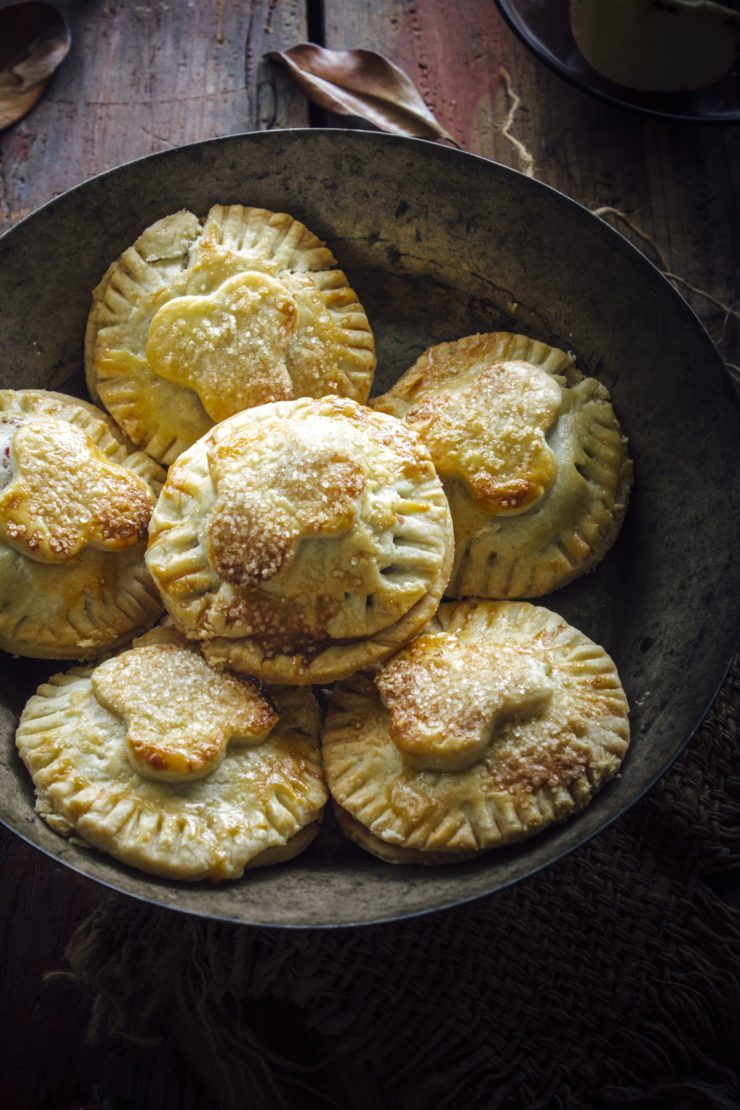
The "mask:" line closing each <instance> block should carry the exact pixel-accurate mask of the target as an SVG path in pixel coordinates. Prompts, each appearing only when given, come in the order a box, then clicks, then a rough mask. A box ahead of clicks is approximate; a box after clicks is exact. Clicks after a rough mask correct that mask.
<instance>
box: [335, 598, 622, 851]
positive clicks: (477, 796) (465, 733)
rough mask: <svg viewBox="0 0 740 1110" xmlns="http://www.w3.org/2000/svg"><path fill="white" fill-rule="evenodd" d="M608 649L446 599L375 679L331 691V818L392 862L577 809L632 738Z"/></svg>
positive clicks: (520, 611)
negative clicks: (429, 620) (428, 622)
mask: <svg viewBox="0 0 740 1110" xmlns="http://www.w3.org/2000/svg"><path fill="white" fill-rule="evenodd" d="M627 713H628V707H627V700H626V698H625V695H624V691H623V690H622V686H621V683H620V681H619V676H618V674H617V670H616V667H615V666H614V663H613V662H612V660H611V659H610V658H609V656H608V655H607V654H606V652H605V651H604V649H603V648H601V647H599V646H598V645H597V644H595V643H593V642H592V641H591V640H589V639H588V638H587V637H586V636H584V635H583V633H581V632H579V631H577V629H575V628H573V627H571V626H570V625H568V624H567V623H566V622H565V621H564V620H563V619H562V618H561V617H559V616H558V615H557V614H556V613H552V612H550V611H549V610H548V609H544V608H542V607H540V606H534V605H530V604H529V603H528V602H506V601H501V602H491V601H462V602H445V603H443V604H442V605H441V606H440V608H439V611H438V613H437V615H436V617H435V618H434V620H432V621H431V622H430V624H429V625H428V627H427V628H426V629H425V631H424V632H423V633H422V634H421V635H420V636H418V637H417V638H416V639H415V640H413V641H412V642H411V643H410V644H409V645H407V646H406V647H405V648H402V649H401V651H399V652H398V653H397V654H396V655H394V656H393V657H392V658H391V659H390V660H388V661H387V662H386V663H384V664H383V665H382V666H381V667H380V668H379V669H378V671H377V673H376V674H375V675H374V676H370V675H367V674H366V675H359V676H355V677H354V678H352V679H350V680H349V681H348V682H345V683H341V684H339V685H337V686H336V687H335V688H334V691H333V694H332V699H331V702H330V705H329V711H328V713H327V717H326V721H325V723H324V729H323V759H324V769H325V771H326V776H327V782H328V785H329V789H330V791H331V793H332V796H333V798H334V800H335V803H336V813H337V817H338V819H339V823H340V825H341V827H342V829H343V831H344V832H345V833H346V835H347V836H349V837H350V838H351V839H352V840H354V841H356V842H357V843H358V844H360V845H361V846H362V847H363V848H366V849H367V850H368V851H369V852H372V853H373V854H374V855H377V856H379V857H380V858H381V859H384V860H387V861H389V862H392V863H451V862H455V861H458V860H462V859H468V858H470V857H472V856H474V855H477V854H478V853H479V852H481V851H484V850H485V849H488V848H494V847H497V846H499V845H503V844H508V843H510V842H512V841H516V840H521V839H523V838H524V837H527V836H531V835H532V834H533V833H536V832H539V831H541V830H542V829H545V828H547V826H548V825H551V824H552V823H553V822H555V821H562V820H563V819H564V818H566V817H569V816H570V815H571V814H573V813H575V812H577V811H578V810H581V809H583V807H584V806H585V805H587V803H588V802H589V801H590V800H591V798H592V797H593V795H594V794H595V792H596V791H597V790H598V789H599V788H600V787H601V786H602V785H603V784H604V783H605V782H606V781H607V780H608V779H610V778H611V777H612V776H613V775H614V774H616V772H617V770H618V768H619V766H620V763H621V761H622V759H623V757H624V755H625V752H626V750H627V746H628V743H629V724H628V718H627Z"/></svg>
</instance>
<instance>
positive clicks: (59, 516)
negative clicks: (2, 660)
mask: <svg viewBox="0 0 740 1110" xmlns="http://www.w3.org/2000/svg"><path fill="white" fill-rule="evenodd" d="M163 479H164V472H163V470H162V468H161V467H160V466H158V465H157V464H156V463H155V462H153V460H152V459H151V458H149V456H148V455H146V454H144V452H142V451H136V450H135V449H134V447H133V444H131V443H130V442H129V441H128V440H127V439H126V438H125V437H124V436H123V435H122V434H121V432H120V430H119V429H118V427H117V426H116V425H115V423H114V422H113V421H112V420H111V419H110V417H109V416H107V415H106V414H105V413H102V412H101V411H100V410H99V409H96V408H95V407H94V406H93V405H90V404H88V403H87V402H85V401H80V400H78V399H77V398H76V397H67V396H65V395H64V394H61V393H51V392H46V391H44V390H19V391H13V390H2V391H0V647H1V648H3V649H4V650H5V651H9V652H13V653H14V654H18V655H28V656H36V657H39V658H51V659H85V658H88V657H91V656H94V655H97V654H100V653H101V652H103V651H105V650H109V649H111V648H114V647H117V646H119V645H120V644H122V643H125V642H126V641H127V640H129V639H130V638H131V637H132V636H134V635H136V634H137V633H139V632H142V631H143V630H144V629H145V628H148V627H149V626H150V625H152V624H153V623H154V621H155V620H156V619H157V617H158V616H159V615H160V613H161V612H162V603H161V601H160V599H159V595H158V594H157V591H156V589H155V587H154V584H153V582H152V580H151V578H150V576H149V573H148V572H147V570H146V567H145V565H144V548H145V545H146V539H147V534H148V523H149V518H150V516H151V513H152V509H153V507H154V502H155V500H156V497H157V495H158V493H159V490H160V488H161V484H162V481H163Z"/></svg>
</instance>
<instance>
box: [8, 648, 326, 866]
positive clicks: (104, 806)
mask: <svg viewBox="0 0 740 1110" xmlns="http://www.w3.org/2000/svg"><path fill="white" fill-rule="evenodd" d="M16 743H17V746H18V750H19V752H20V755H21V758H22V759H23V761H24V763H25V764H26V767H27V768H28V770H29V771H30V773H31V776H32V778H33V781H34V784H35V787H36V794H37V803H36V808H37V811H38V812H39V813H40V814H41V816H42V817H44V819H45V820H46V821H47V822H48V824H49V825H50V826H51V827H52V828H53V829H55V830H56V831H57V832H59V833H62V834H63V835H65V836H67V835H70V834H71V835H74V836H75V837H77V838H79V839H80V840H81V841H82V842H83V843H85V844H89V845H93V846H94V847H96V848H99V849H101V850H102V851H105V852H108V853H109V854H110V855H112V856H115V857H116V858H117V859H119V860H123V862H124V863H128V864H130V865H132V866H133V867H137V868H140V869H141V870H144V871H149V872H152V873H153V874H156V875H162V876H166V877H168V878H173V879H187V880H199V879H210V880H213V881H218V880H221V879H235V878H238V877H239V876H240V875H242V873H243V872H244V869H245V867H257V866H262V865H264V864H267V863H277V862H280V861H282V860H285V859H290V858H292V857H293V856H294V855H296V854H297V853H298V852H299V851H302V850H303V848H305V847H306V846H307V844H308V843H310V841H311V840H312V839H313V837H314V836H315V834H316V832H317V831H318V824H317V822H318V818H319V817H320V814H321V810H322V807H323V805H324V803H325V801H326V797H327V794H326V788H325V786H324V781H323V774H322V770H321V761H320V754H319V713H318V705H317V702H316V699H315V698H314V696H313V694H312V693H311V692H310V691H308V690H303V689H295V688H288V687H284V688H280V689H276V690H269V691H265V690H263V689H262V688H261V687H260V686H259V684H258V683H256V682H254V681H252V680H250V679H247V678H243V677H237V676H235V675H232V674H227V673H220V672H217V671H214V670H213V668H211V667H209V666H208V664H207V663H206V662H205V660H204V659H203V657H202V655H201V653H200V651H199V649H198V647H197V645H194V644H190V643H188V642H187V641H186V640H185V639H184V637H182V636H180V635H179V634H178V633H177V632H175V631H174V630H173V629H164V628H156V629H153V630H152V631H151V632H149V633H147V634H146V635H145V636H143V637H141V639H139V640H137V641H135V642H134V645H133V647H132V648H131V649H130V650H128V651H124V652H123V653H121V654H120V655H116V656H114V657H113V658H111V659H108V660H106V661H105V662H104V663H101V664H99V665H98V666H97V667H95V668H80V667H76V668H74V669H73V670H71V671H69V672H68V673H66V674H58V675H55V676H54V677H53V678H51V679H50V680H49V682H48V683H46V684H44V685H43V686H41V687H40V688H39V690H38V691H37V693H36V694H35V695H34V696H33V697H32V698H31V699H30V700H29V702H28V704H27V706H26V708H25V710H24V711H23V714H22V716H21V721H20V725H19V728H18V732H17V737H16Z"/></svg>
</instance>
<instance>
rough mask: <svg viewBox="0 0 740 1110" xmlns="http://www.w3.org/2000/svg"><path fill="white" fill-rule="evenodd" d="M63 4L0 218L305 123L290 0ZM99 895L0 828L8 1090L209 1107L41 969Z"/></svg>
mask: <svg viewBox="0 0 740 1110" xmlns="http://www.w3.org/2000/svg"><path fill="white" fill-rule="evenodd" d="M3 6H6V5H3ZM68 7H69V9H70V13H71V14H70V22H71V25H72V31H73V47H72V50H71V52H70V55H69V56H68V58H67V60H66V62H65V64H64V66H63V67H62V68H61V69H60V70H59V72H58V73H57V75H56V76H55V78H54V81H53V82H52V84H51V86H50V87H49V89H48V90H47V93H46V94H45V96H44V97H43V99H42V100H41V102H40V103H39V105H38V106H37V107H36V108H35V109H34V111H33V112H32V113H31V114H30V115H29V116H27V117H26V118H25V119H24V120H23V121H21V122H20V123H18V124H17V125H16V126H15V127H13V128H11V129H9V130H8V131H6V132H5V133H3V134H2V135H0V230H3V229H4V228H5V227H8V226H10V225H11V224H12V223H14V222H15V221H16V220H18V219H20V218H21V217H23V216H25V215H27V214H28V213H29V212H31V211H33V210H34V209H35V208H37V207H38V206H39V205H40V204H43V203H44V202H45V201H47V200H50V199H52V198H53V197H54V196H56V195H58V194H59V193H60V192H63V191H64V190H65V189H68V188H70V187H71V186H72V185H75V184H76V183H78V182H79V181H83V180H85V179H86V178H88V177H90V176H92V175H93V174H96V173H100V172H102V171H103V170H106V169H109V168H110V167H112V166H114V165H117V164H119V163H121V162H124V161H128V160H129V159H131V158H136V157H139V156H141V155H145V154H151V153H154V152H156V151H159V150H162V149H165V148H166V147H169V146H176V145H178V144H181V143H187V142H195V141H198V140H200V139H206V138H212V137H214V136H216V135H225V134H234V133H238V132H240V131H248V130H252V129H257V130H261V129H264V128H267V127H271V126H276V127H281V126H282V127H284V126H305V125H306V123H307V121H308V112H307V106H306V102H305V99H304V98H303V96H302V94H301V93H300V92H299V91H298V90H297V89H296V88H295V86H294V85H293V83H292V82H291V81H290V79H289V78H288V76H287V74H286V73H285V72H284V70H282V69H281V68H280V67H276V66H265V65H264V64H262V63H261V62H260V59H261V57H262V55H263V53H265V52H266V51H268V50H274V49H280V48H282V47H285V46H290V45H292V44H293V43H294V42H296V41H299V40H301V39H305V37H306V24H305V11H304V4H303V3H302V2H300V0H281V2H280V3H276V2H275V0H264V2H254V3H242V2H237V0H188V2H187V3H172V2H160V0H152V2H143V0H142V2H141V3H138V4H130V3H124V2H122V0H105V2H103V3H96V4H90V3H85V4H70V5H68ZM105 897H107V894H106V892H105V891H104V890H103V889H102V888H101V887H99V886H97V884H94V883H92V882H89V881H88V880H85V879H83V878H80V877H77V876H75V875H74V874H72V873H71V872H69V871H68V870H67V869H66V868H62V867H59V866H58V865H56V864H54V863H52V862H51V861H50V860H48V859H47V858H46V857H45V856H42V855H41V854H40V853H39V852H37V851H35V850H34V849H32V848H30V847H29V846H27V845H26V844H24V843H23V842H22V841H20V840H18V839H17V838H16V837H14V836H12V835H11V834H9V833H7V832H5V831H4V830H0V907H2V914H1V915H0V941H1V942H2V951H3V953H4V956H3V976H2V995H3V1004H2V1005H0V1043H2V1044H3V1045H4V1046H5V1048H6V1051H10V1052H12V1054H13V1066H12V1068H6V1069H5V1075H4V1081H3V1084H4V1085H3V1104H4V1105H5V1104H7V1105H8V1106H12V1107H13V1108H14V1110H25V1108H28V1110H31V1108H34V1110H35V1108H37V1107H40V1106H49V1107H57V1106H60V1107H61V1106H72V1105H74V1104H77V1105H80V1106H82V1105H88V1104H91V1103H93V1102H94V1101H96V1100H97V1099H98V1098H102V1096H103V1095H104V1094H109V1095H115V1094H118V1095H121V1096H123V1097H124V1098H126V1099H127V1100H128V1103H127V1104H128V1105H130V1106H132V1107H133V1106H157V1107H162V1108H163V1110H168V1108H175V1107H177V1110H191V1108H195V1107H196V1106H197V1107H198V1108H199V1110H207V1108H208V1107H209V1106H210V1103H209V1102H208V1101H207V1100H206V1099H205V1097H204V1096H203V1093H202V1091H201V1090H200V1087H199V1085H198V1084H197V1082H196V1081H195V1080H194V1079H193V1078H192V1077H190V1076H188V1075H187V1073H185V1072H184V1071H183V1066H182V1063H181V1062H179V1061H178V1059H177V1057H176V1055H175V1053H174V1052H173V1051H172V1050H168V1049H166V1048H164V1047H163V1048H161V1049H159V1050H157V1052H156V1053H155V1054H153V1055H149V1054H148V1053H147V1052H145V1051H143V1050H141V1049H139V1048H138V1047H136V1046H134V1045H128V1046H127V1045H125V1044H119V1043H116V1045H115V1046H103V1048H102V1050H101V1048H100V1047H96V1048H93V1047H91V1046H90V1045H87V1044H86V1043H85V1040H84V1028H85V1024H86V1020H87V1012H86V1007H85V1005H84V1003H83V1000H82V996H80V995H79V994H78V993H77V992H76V991H75V990H73V989H72V988H70V987H64V986H63V985H44V982H43V975H44V973H45V972H47V971H49V970H53V969H55V968H59V967H62V966H63V965H64V955H63V953H64V947H65V945H66V943H67V941H68V940H69V936H70V934H71V932H72V930H73V928H74V926H75V924H76V923H78V922H79V921H81V920H82V919H83V918H84V917H85V916H87V915H88V914H89V913H90V912H91V911H92V910H93V909H94V908H95V906H96V905H98V904H99V902H100V900H101V899H102V898H105ZM21 1021H22V1024H21ZM52 1030H53V1031H54V1032H53V1035H52ZM96 1089H97V1091H98V1094H97V1095H96V1093H95V1092H96Z"/></svg>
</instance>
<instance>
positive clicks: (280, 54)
mask: <svg viewBox="0 0 740 1110" xmlns="http://www.w3.org/2000/svg"><path fill="white" fill-rule="evenodd" d="M265 57H267V58H268V59H269V60H271V61H275V62H281V63H282V64H283V65H284V66H287V68H288V70H289V72H290V73H291V75H292V77H293V78H294V80H295V81H296V83H297V84H298V85H299V86H300V87H301V88H302V89H303V91H304V92H305V94H306V96H308V97H309V99H310V100H312V101H313V102H314V103H315V104H318V105H319V106H320V107H321V108H326V109H327V110H328V111H330V112H336V113H337V114H338V115H340V116H359V117H360V118H362V119H365V120H367V121H368V122H369V123H372V124H373V125H374V126H375V127H379V128H380V130H381V131H390V132H392V133H394V134H396V135H408V136H410V137H412V138H417V139H447V140H448V142H451V143H453V144H454V145H455V146H459V144H458V143H457V142H456V141H455V139H453V137H452V135H450V134H449V133H448V132H447V131H445V129H444V128H443V127H442V126H440V124H439V123H438V122H437V120H436V119H435V118H434V116H433V115H432V113H431V112H430V111H429V109H428V108H427V106H426V104H425V103H424V101H423V100H422V99H421V96H420V95H419V92H418V90H417V88H416V86H415V85H414V83H413V81H411V79H410V78H409V77H407V76H406V74H405V73H404V72H403V70H402V69H399V68H398V66H397V65H394V64H393V62H391V61H389V60H388V58H385V57H383V55H382V54H376V53H375V52H374V51H373V50H327V49H326V48H325V47H323V46H316V45H315V44H314V43H311V42H302V43H299V44H298V45H297V46H291V47H290V49H289V50H273V51H271V53H269V54H266V55H265Z"/></svg>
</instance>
